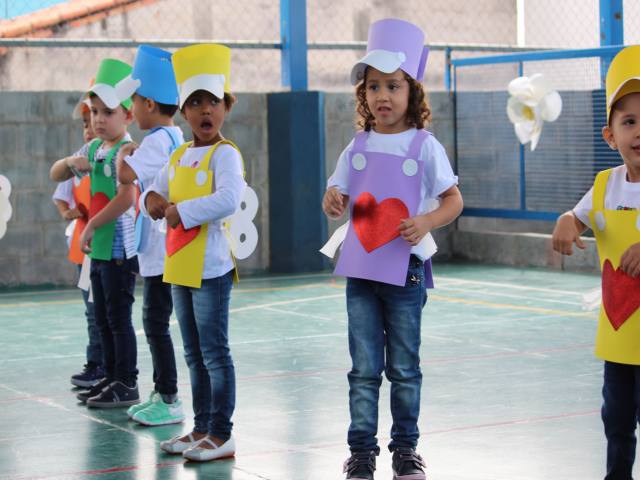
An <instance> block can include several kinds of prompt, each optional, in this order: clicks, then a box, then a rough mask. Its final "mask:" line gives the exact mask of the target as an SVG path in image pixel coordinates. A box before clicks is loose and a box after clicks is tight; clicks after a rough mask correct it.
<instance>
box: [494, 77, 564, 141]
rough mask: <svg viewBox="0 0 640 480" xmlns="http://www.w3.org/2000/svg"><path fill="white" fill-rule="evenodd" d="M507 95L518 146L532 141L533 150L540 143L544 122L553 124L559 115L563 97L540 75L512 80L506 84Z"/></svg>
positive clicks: (508, 111) (508, 109)
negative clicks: (518, 141) (508, 95)
mask: <svg viewBox="0 0 640 480" xmlns="http://www.w3.org/2000/svg"><path fill="white" fill-rule="evenodd" d="M509 94H510V95H511V97H509V101H508V102H507V115H508V116H509V120H510V121H511V123H513V125H514V128H515V131H516V135H517V136H518V140H520V143H522V144H523V145H524V144H526V143H528V142H531V151H533V150H535V149H536V146H537V145H538V141H539V140H540V134H541V133H542V125H543V123H544V122H553V121H555V120H556V119H557V118H558V117H559V116H560V112H562V98H560V94H559V93H558V92H556V91H555V90H553V89H552V88H551V85H550V84H549V82H548V81H547V79H546V78H545V76H544V75H543V74H541V73H536V74H534V75H532V76H531V77H518V78H514V79H513V80H511V82H509Z"/></svg>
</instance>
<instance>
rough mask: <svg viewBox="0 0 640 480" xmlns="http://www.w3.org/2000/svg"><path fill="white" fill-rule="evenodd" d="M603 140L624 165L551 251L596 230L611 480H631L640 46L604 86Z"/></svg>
mask: <svg viewBox="0 0 640 480" xmlns="http://www.w3.org/2000/svg"><path fill="white" fill-rule="evenodd" d="M606 93H607V121H608V123H607V125H606V126H604V127H603V128H602V136H603V137H604V140H605V141H606V142H607V143H608V144H609V147H611V148H612V149H614V150H618V152H619V153H620V156H621V157H622V161H623V162H624V164H623V165H620V166H618V167H615V168H612V169H609V170H604V171H602V172H600V173H599V174H598V175H597V176H596V179H595V181H594V184H593V187H592V188H591V189H590V190H589V191H588V192H587V193H586V195H585V196H584V197H582V199H581V200H580V201H579V202H578V204H577V205H576V206H575V208H574V209H573V211H568V212H566V213H564V214H563V215H561V216H560V217H559V218H558V221H557V223H556V227H555V229H554V231H553V248H554V249H555V250H556V251H557V252H560V253H562V254H565V255H571V254H572V253H573V249H572V246H573V244H574V243H575V244H576V246H577V247H578V248H581V249H584V248H585V245H584V243H583V242H582V240H581V239H580V235H581V234H582V233H583V232H584V231H585V230H586V229H587V228H591V229H592V230H593V233H594V235H595V238H596V244H597V246H598V255H599V257H600V266H601V269H602V307H601V308H600V320H599V323H598V332H597V335H596V348H595V353H596V356H597V357H599V358H601V359H602V360H604V386H603V388H602V396H603V399H604V402H603V405H602V421H603V423H604V431H605V435H606V437H607V475H606V477H605V479H606V480H614V479H615V480H631V478H632V477H631V472H632V468H633V462H634V459H635V452H636V435H635V430H636V423H637V422H638V411H639V410H640V309H638V307H639V306H640V302H639V299H640V219H639V216H638V212H637V210H638V209H639V208H640V154H639V151H638V149H639V148H640V46H632V47H627V48H625V49H624V50H622V51H620V53H618V54H617V55H616V56H615V58H614V59H613V61H612V62H611V64H610V66H609V70H608V72H607V79H606Z"/></svg>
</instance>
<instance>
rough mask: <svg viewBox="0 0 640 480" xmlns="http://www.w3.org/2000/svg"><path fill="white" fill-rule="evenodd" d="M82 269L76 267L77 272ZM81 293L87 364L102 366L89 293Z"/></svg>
mask: <svg viewBox="0 0 640 480" xmlns="http://www.w3.org/2000/svg"><path fill="white" fill-rule="evenodd" d="M81 269H82V266H81V265H78V272H80V270H81ZM80 292H82V300H84V316H85V317H86V318H87V334H88V336H89V343H88V344H87V363H94V364H96V365H102V364H103V362H104V359H103V358H102V340H100V330H99V329H98V326H97V325H96V315H95V313H94V309H93V302H89V291H88V290H80Z"/></svg>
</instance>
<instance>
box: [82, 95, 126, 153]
mask: <svg viewBox="0 0 640 480" xmlns="http://www.w3.org/2000/svg"><path fill="white" fill-rule="evenodd" d="M131 118H132V117H131V112H128V111H127V110H125V109H124V107H123V106H122V105H118V106H117V108H115V109H111V108H109V107H107V106H106V105H105V104H104V102H103V101H102V100H101V99H100V97H98V96H97V95H96V96H92V97H91V126H92V127H93V131H94V132H95V134H96V136H97V137H98V138H100V139H102V140H104V141H106V142H111V141H114V140H117V139H118V138H120V137H121V136H122V135H124V134H125V132H126V131H127V125H128V124H129V123H131Z"/></svg>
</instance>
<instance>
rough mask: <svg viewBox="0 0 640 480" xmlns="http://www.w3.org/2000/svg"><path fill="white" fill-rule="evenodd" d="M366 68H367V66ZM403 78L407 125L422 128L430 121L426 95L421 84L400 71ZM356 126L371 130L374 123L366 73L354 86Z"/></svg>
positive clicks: (366, 130)
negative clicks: (368, 100)
mask: <svg viewBox="0 0 640 480" xmlns="http://www.w3.org/2000/svg"><path fill="white" fill-rule="evenodd" d="M367 70H368V68H367ZM402 73H403V75H404V78H405V80H406V81H407V82H408V83H409V104H408V106H407V115H406V119H407V125H408V126H409V127H415V128H418V129H422V128H424V127H425V126H427V125H428V124H429V122H431V109H430V108H429V101H428V99H427V95H426V93H425V91H424V88H422V84H421V83H420V82H418V81H416V80H414V79H413V78H412V77H411V76H410V75H407V74H406V73H405V72H402ZM356 114H357V117H356V126H357V127H359V128H362V129H363V130H364V131H365V132H368V131H370V130H371V128H372V127H373V126H374V125H375V123H376V121H375V117H374V116H373V114H372V113H371V111H370V110H369V106H368V105H367V73H366V71H365V75H364V79H363V80H362V82H360V84H359V85H358V86H357V87H356Z"/></svg>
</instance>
